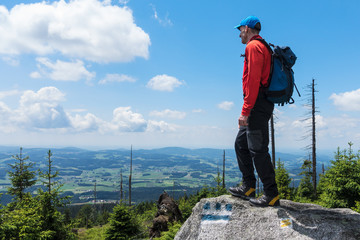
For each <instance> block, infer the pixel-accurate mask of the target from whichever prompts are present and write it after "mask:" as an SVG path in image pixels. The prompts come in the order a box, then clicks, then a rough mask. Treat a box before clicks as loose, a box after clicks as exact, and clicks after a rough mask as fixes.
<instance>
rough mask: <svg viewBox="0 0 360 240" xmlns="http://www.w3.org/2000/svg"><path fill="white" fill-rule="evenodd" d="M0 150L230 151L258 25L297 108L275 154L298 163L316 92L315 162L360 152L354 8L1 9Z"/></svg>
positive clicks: (280, 123) (286, 114)
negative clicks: (293, 89) (282, 59)
mask: <svg viewBox="0 0 360 240" xmlns="http://www.w3.org/2000/svg"><path fill="white" fill-rule="evenodd" d="M0 4H1V5H0V72H1V73H2V74H1V83H2V84H1V89H0V112H1V116H0V136H1V137H0V145H15V146H24V147H26V146H41V147H63V146H77V147H87V148H118V147H126V148H128V147H129V146H130V145H131V144H133V145H134V147H136V148H156V147H166V146H180V147H190V148H198V147H216V148H232V147H233V141H234V138H235V136H236V134H237V119H238V117H239V114H240V112H241V107H242V103H243V102H242V88H241V77H242V70H243V59H242V58H240V54H242V53H243V52H244V49H245V45H243V44H241V40H240V39H239V37H238V35H239V32H238V30H236V29H234V26H235V25H237V24H238V23H239V22H240V21H241V20H242V19H243V18H245V17H247V16H248V15H256V16H257V17H259V19H260V21H261V23H262V32H261V35H262V37H264V38H265V39H266V40H267V41H268V42H271V43H274V44H277V45H288V46H291V48H292V50H293V51H294V52H295V54H296V55H297V57H298V60H297V62H296V64H295V66H294V71H295V81H296V84H297V86H298V88H299V90H300V92H301V93H302V97H301V98H299V97H298V96H295V97H294V98H295V104H293V105H291V106H284V107H276V110H275V114H276V125H275V127H276V145H277V148H278V149H279V150H298V151H302V149H303V148H304V147H306V146H307V145H308V144H309V143H310V138H308V139H305V140H301V139H302V138H303V137H304V136H306V135H307V134H308V133H307V131H308V130H309V123H308V122H306V121H301V120H302V119H304V118H306V117H307V112H308V110H307V109H306V107H304V104H306V102H307V97H306V86H307V85H308V84H310V83H311V80H312V78H315V80H316V84H317V86H316V88H317V90H318V93H317V95H316V98H317V102H316V104H317V107H318V110H319V112H318V113H317V136H318V137H317V145H318V148H319V149H320V150H330V151H335V149H336V147H338V146H340V147H341V148H345V147H346V146H347V142H348V141H352V142H353V143H354V144H355V146H354V147H355V149H359V147H358V146H359V145H360V120H359V117H360V114H359V112H360V84H359V80H360V79H359V74H358V70H359V66H360V57H359V56H360V47H359V44H358V43H357V39H358V38H359V34H360V33H359V31H358V29H359V26H358V25H359V23H360V16H359V14H358V13H359V10H360V3H359V2H358V1H291V2H289V1H285V0H284V1H251V3H250V2H249V1H238V0H237V1H202V0H198V1H188V0H183V1H179V0H172V1H164V0H153V1H149V0H127V1H125V0H121V1H119V0H116V1H114V0H113V1H110V0H104V1H99V0H73V1H44V2H42V1H31V0H30V1H14V0H12V1H2V2H1V3H0Z"/></svg>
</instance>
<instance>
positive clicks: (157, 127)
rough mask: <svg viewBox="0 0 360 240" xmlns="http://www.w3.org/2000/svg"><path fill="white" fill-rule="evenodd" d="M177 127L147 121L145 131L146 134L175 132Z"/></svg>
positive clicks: (160, 122)
mask: <svg viewBox="0 0 360 240" xmlns="http://www.w3.org/2000/svg"><path fill="white" fill-rule="evenodd" d="M176 128H177V126H176V125H173V124H168V123H166V122H164V121H159V122H157V121H153V120H149V121H148V124H147V128H146V131H147V132H162V133H164V132H175V131H176Z"/></svg>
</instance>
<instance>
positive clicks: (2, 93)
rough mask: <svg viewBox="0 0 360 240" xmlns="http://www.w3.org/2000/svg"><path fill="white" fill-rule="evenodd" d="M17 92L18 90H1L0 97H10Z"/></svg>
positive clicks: (18, 92)
mask: <svg viewBox="0 0 360 240" xmlns="http://www.w3.org/2000/svg"><path fill="white" fill-rule="evenodd" d="M18 94H20V91H18V90H10V91H2V92H0V99H3V98H6V97H10V96H15V95H18Z"/></svg>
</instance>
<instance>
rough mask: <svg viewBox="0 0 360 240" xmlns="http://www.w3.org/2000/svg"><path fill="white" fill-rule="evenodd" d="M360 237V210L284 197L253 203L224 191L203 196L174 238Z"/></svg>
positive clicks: (182, 239) (228, 239)
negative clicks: (266, 204) (276, 201)
mask: <svg viewBox="0 0 360 240" xmlns="http://www.w3.org/2000/svg"><path fill="white" fill-rule="evenodd" d="M190 239H191V240H195V239H198V240H200V239H202V240H211V239H214V240H215V239H216V240H222V239H224V240H233V239H234V240H235V239H236V240H237V239H257V240H258V239H334V240H335V239H336V240H338V239H346V240H350V239H354V240H355V239H360V214H358V213H356V212H354V211H352V210H350V209H345V208H344V209H340V208H337V209H328V208H323V207H321V206H319V205H315V204H304V203H295V202H292V201H289V200H281V201H280V206H279V207H266V208H260V207H253V206H251V205H250V204H249V202H248V201H244V200H242V199H240V198H236V197H232V196H228V195H223V196H220V197H217V198H207V199H202V200H201V201H200V202H199V203H197V204H196V206H195V207H194V208H193V212H192V214H191V216H190V217H189V218H188V219H187V220H186V222H185V223H184V225H183V226H182V227H181V229H180V230H179V231H178V233H177V235H176V237H175V240H190Z"/></svg>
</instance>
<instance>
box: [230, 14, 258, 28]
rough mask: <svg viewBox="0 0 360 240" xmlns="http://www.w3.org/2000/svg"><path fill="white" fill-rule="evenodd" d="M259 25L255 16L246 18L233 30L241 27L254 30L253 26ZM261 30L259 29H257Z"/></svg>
mask: <svg viewBox="0 0 360 240" xmlns="http://www.w3.org/2000/svg"><path fill="white" fill-rule="evenodd" d="M257 23H260V20H259V19H258V18H257V17H255V16H248V17H247V18H245V19H243V20H242V21H241V22H240V24H239V25H237V26H235V27H234V28H240V27H241V26H248V27H249V28H255V25H256V24H257ZM258 30H261V29H258Z"/></svg>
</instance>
